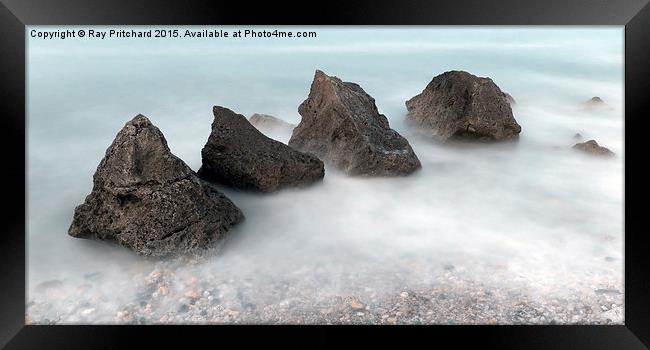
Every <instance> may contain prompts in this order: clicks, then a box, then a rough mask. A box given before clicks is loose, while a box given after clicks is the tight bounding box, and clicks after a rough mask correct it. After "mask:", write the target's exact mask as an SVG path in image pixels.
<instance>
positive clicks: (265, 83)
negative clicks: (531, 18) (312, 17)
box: [25, 26, 625, 325]
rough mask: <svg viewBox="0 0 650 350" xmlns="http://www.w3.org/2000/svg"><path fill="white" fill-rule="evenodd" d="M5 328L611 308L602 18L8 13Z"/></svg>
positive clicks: (618, 225) (619, 55)
mask: <svg viewBox="0 0 650 350" xmlns="http://www.w3.org/2000/svg"><path fill="white" fill-rule="evenodd" d="M25 35H26V48H27V51H26V59H27V60H26V72H27V75H26V87H27V91H26V112H27V113H26V130H25V131H26V154H27V156H26V163H27V186H28V191H27V207H26V211H27V212H26V217H27V222H26V228H27V243H26V247H27V251H26V258H27V261H26V263H27V266H26V270H27V286H26V303H27V305H26V315H25V317H26V323H27V324H326V325H329V324H372V325H377V324H382V325H402V324H407V325H413V324H452V325H458V324H491V325H493V324H498V325H513V324H515V325H520V324H535V325H549V324H561V325H565V324H589V325H593V324H617V325H622V324H624V322H625V319H624V307H625V303H624V302H625V301H624V292H625V286H624V272H623V264H624V256H623V242H624V221H623V209H624V205H623V203H624V202H623V200H624V197H623V191H624V181H623V180H624V157H625V150H624V126H625V125H624V93H623V91H624V79H623V78H624V27H623V26H372V27H369V26H304V27H300V26H273V27H272V26H268V27H267V26H213V27H211V26H185V27H183V26H27V27H26V30H25Z"/></svg>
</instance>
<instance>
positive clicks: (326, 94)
mask: <svg viewBox="0 0 650 350" xmlns="http://www.w3.org/2000/svg"><path fill="white" fill-rule="evenodd" d="M298 112H299V113H300V115H301V116H302V120H301V121H300V123H299V124H298V126H296V128H295V129H294V130H293V134H292V135H291V139H290V140H289V145H290V146H291V147H294V148H296V149H299V150H303V151H306V152H311V153H313V154H315V155H317V156H318V157H320V158H321V159H323V160H325V161H327V162H329V163H330V164H332V165H333V166H335V167H337V168H339V169H341V170H343V171H344V172H346V173H347V174H349V175H369V176H392V175H407V174H410V173H412V172H414V171H415V170H417V169H419V168H420V166H421V165H420V161H419V160H418V158H417V156H416V155H415V152H413V149H412V148H411V145H410V144H409V143H408V141H407V140H406V139H405V138H403V137H402V136H401V135H400V134H398V133H397V132H396V131H395V130H393V129H391V128H390V126H389V124H388V119H386V117H385V116H384V115H383V114H379V112H378V110H377V106H376V105H375V99H374V98H372V97H371V96H370V95H368V94H367V93H366V92H365V91H363V89H362V88H361V87H360V86H359V85H357V84H355V83H349V82H343V81H341V79H339V78H337V77H333V76H332V77H330V76H328V75H326V74H325V73H323V72H322V71H320V70H317V71H316V74H315V75H314V80H313V82H312V84H311V90H310V92H309V96H308V97H307V99H306V100H305V101H304V102H303V103H302V104H301V105H300V107H299V108H298Z"/></svg>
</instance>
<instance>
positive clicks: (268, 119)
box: [248, 113, 296, 132]
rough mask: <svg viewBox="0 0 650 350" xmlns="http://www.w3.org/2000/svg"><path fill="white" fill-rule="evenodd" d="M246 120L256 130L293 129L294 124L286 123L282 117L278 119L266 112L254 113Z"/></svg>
mask: <svg viewBox="0 0 650 350" xmlns="http://www.w3.org/2000/svg"><path fill="white" fill-rule="evenodd" d="M248 121H249V122H250V123H251V124H252V125H253V126H254V127H255V128H257V129H258V130H260V131H262V132H264V131H265V130H278V129H279V130H285V129H288V130H293V128H295V127H296V126H295V125H293V124H291V123H287V122H285V121H284V120H282V119H278V118H276V117H274V116H271V115H268V114H258V113H255V114H253V115H251V116H250V118H248Z"/></svg>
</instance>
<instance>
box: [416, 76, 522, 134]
mask: <svg viewBox="0 0 650 350" xmlns="http://www.w3.org/2000/svg"><path fill="white" fill-rule="evenodd" d="M406 108H407V110H408V116H407V120H408V121H410V122H412V124H414V125H416V126H417V127H421V128H424V129H425V130H426V131H427V134H428V135H430V136H431V137H432V138H434V139H436V140H438V141H443V142H444V141H447V140H448V139H450V138H457V137H463V138H465V137H467V138H477V139H486V140H502V139H511V138H516V137H518V135H519V133H520V132H521V126H519V124H517V121H516V120H515V118H514V116H513V115H512V109H511V108H510V103H508V100H507V97H506V94H504V93H503V92H502V91H501V89H499V87H498V86H497V85H496V84H494V82H493V81H492V79H489V78H479V77H477V76H474V75H472V74H470V73H467V72H463V71H450V72H445V73H443V74H440V75H438V76H436V77H434V78H433V80H431V82H430V83H429V84H428V85H427V86H426V88H425V89H424V91H422V93H420V94H419V95H417V96H414V97H413V98H411V99H410V100H408V101H406Z"/></svg>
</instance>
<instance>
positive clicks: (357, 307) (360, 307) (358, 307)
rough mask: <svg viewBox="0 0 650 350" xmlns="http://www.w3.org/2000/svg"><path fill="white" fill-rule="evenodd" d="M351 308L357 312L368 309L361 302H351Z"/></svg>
mask: <svg viewBox="0 0 650 350" xmlns="http://www.w3.org/2000/svg"><path fill="white" fill-rule="evenodd" d="M350 307H351V308H352V310H355V311H359V310H365V309H366V306H365V305H363V304H362V303H360V302H358V301H356V300H352V301H350Z"/></svg>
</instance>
